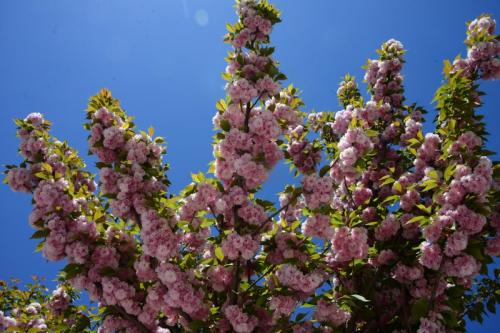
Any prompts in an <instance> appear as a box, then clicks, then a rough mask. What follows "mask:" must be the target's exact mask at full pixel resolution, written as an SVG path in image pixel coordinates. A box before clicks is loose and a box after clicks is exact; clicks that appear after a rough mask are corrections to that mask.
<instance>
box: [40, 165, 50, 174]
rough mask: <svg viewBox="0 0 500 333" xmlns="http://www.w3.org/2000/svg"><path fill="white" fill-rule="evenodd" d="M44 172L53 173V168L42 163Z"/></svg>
mask: <svg viewBox="0 0 500 333" xmlns="http://www.w3.org/2000/svg"><path fill="white" fill-rule="evenodd" d="M42 170H45V171H47V172H48V173H52V166H51V165H50V164H49V163H42Z"/></svg>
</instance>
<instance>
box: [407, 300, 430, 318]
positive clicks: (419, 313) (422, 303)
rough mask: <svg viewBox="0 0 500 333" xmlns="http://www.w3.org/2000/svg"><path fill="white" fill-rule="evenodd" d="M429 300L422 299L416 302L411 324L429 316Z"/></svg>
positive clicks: (412, 311) (412, 310) (412, 308)
mask: <svg viewBox="0 0 500 333" xmlns="http://www.w3.org/2000/svg"><path fill="white" fill-rule="evenodd" d="M429 305H430V304H429V300H428V299H427V298H420V299H419V300H417V301H415V303H413V305H412V307H411V312H410V313H411V314H410V322H412V323H416V322H418V321H419V320H420V318H423V317H425V316H426V315H427V313H428V312H429Z"/></svg>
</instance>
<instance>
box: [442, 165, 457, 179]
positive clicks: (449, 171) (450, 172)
mask: <svg viewBox="0 0 500 333" xmlns="http://www.w3.org/2000/svg"><path fill="white" fill-rule="evenodd" d="M454 173H455V164H450V165H448V166H447V167H446V169H445V170H444V180H445V181H449V180H450V178H451V177H452V176H453V174H454Z"/></svg>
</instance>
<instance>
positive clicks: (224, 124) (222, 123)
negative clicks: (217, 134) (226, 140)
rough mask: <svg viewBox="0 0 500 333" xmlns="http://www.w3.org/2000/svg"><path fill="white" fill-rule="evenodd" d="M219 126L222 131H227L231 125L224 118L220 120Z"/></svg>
mask: <svg viewBox="0 0 500 333" xmlns="http://www.w3.org/2000/svg"><path fill="white" fill-rule="evenodd" d="M219 124H220V128H222V130H223V131H224V132H229V130H230V129H231V125H230V124H229V121H227V120H226V119H222V120H221V121H220V122H219Z"/></svg>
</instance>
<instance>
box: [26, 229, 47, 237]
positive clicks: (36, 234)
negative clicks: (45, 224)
mask: <svg viewBox="0 0 500 333" xmlns="http://www.w3.org/2000/svg"><path fill="white" fill-rule="evenodd" d="M49 234H50V230H49V229H43V230H37V231H35V232H34V233H33V235H31V237H30V239H39V238H45V237H47V236H48V235H49Z"/></svg>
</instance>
